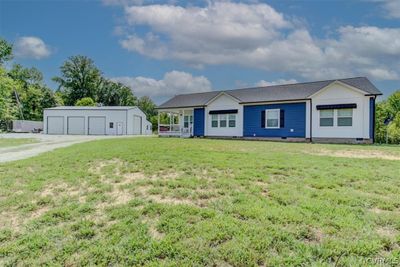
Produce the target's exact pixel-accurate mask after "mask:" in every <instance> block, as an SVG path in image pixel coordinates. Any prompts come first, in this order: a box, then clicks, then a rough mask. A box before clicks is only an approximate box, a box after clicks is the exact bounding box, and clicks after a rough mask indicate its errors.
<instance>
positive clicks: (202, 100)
mask: <svg viewBox="0 0 400 267" xmlns="http://www.w3.org/2000/svg"><path fill="white" fill-rule="evenodd" d="M335 81H340V82H343V83H345V84H348V85H350V86H353V87H355V88H357V89H360V90H361V91H363V92H365V94H371V95H381V94H382V93H381V92H380V91H379V90H378V89H377V88H376V87H375V86H374V85H373V84H372V83H371V82H370V81H369V80H368V79H367V78H365V77H355V78H346V79H336V80H327V81H317V82H305V83H295V84H283V85H272V86H263V87H254V88H244V89H235V90H224V91H211V92H206V93H195V94H183V95H176V96H174V97H173V98H171V99H169V100H168V101H166V102H165V103H163V104H161V105H160V106H158V108H159V109H166V108H178V107H201V106H205V105H206V104H207V103H208V102H209V101H210V100H211V99H213V98H214V97H216V96H217V95H218V94H219V93H221V92H225V93H226V94H229V95H231V96H233V97H235V98H237V99H238V100H239V101H240V102H241V103H254V102H269V101H285V100H299V99H307V98H309V97H310V96H311V95H313V94H315V93H316V92H318V91H319V90H321V89H322V88H324V87H326V86H328V85H329V84H331V83H332V82H335Z"/></svg>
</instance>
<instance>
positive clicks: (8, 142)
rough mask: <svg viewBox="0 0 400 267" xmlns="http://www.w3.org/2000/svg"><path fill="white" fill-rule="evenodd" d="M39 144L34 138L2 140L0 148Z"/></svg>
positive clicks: (0, 139)
mask: <svg viewBox="0 0 400 267" xmlns="http://www.w3.org/2000/svg"><path fill="white" fill-rule="evenodd" d="M36 142H38V141H37V140H36V139H33V138H0V148H4V147H11V146H20V145H25V144H32V143H36Z"/></svg>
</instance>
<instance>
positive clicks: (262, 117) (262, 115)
mask: <svg viewBox="0 0 400 267" xmlns="http://www.w3.org/2000/svg"><path fill="white" fill-rule="evenodd" d="M261 128H265V110H263V111H261Z"/></svg>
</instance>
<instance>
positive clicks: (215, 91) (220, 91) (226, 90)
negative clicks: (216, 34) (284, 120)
mask: <svg viewBox="0 0 400 267" xmlns="http://www.w3.org/2000/svg"><path fill="white" fill-rule="evenodd" d="M359 78H365V79H368V78H367V77H365V76H356V77H348V78H338V79H329V80H319V81H310V82H297V83H285V84H275V85H266V86H252V87H243V88H236V89H224V90H212V91H207V92H200V93H186V94H178V95H175V96H182V95H195V94H196V95H197V94H205V93H211V92H213V93H222V92H230V91H236V90H247V89H256V88H267V87H276V86H287V85H297V84H306V83H321V82H334V81H341V80H350V79H359Z"/></svg>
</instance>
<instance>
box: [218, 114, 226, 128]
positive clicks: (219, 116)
mask: <svg viewBox="0 0 400 267" xmlns="http://www.w3.org/2000/svg"><path fill="white" fill-rule="evenodd" d="M222 116H225V120H221V117H222ZM218 121H219V124H218V127H219V128H228V114H218ZM221 121H225V126H221Z"/></svg>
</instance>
